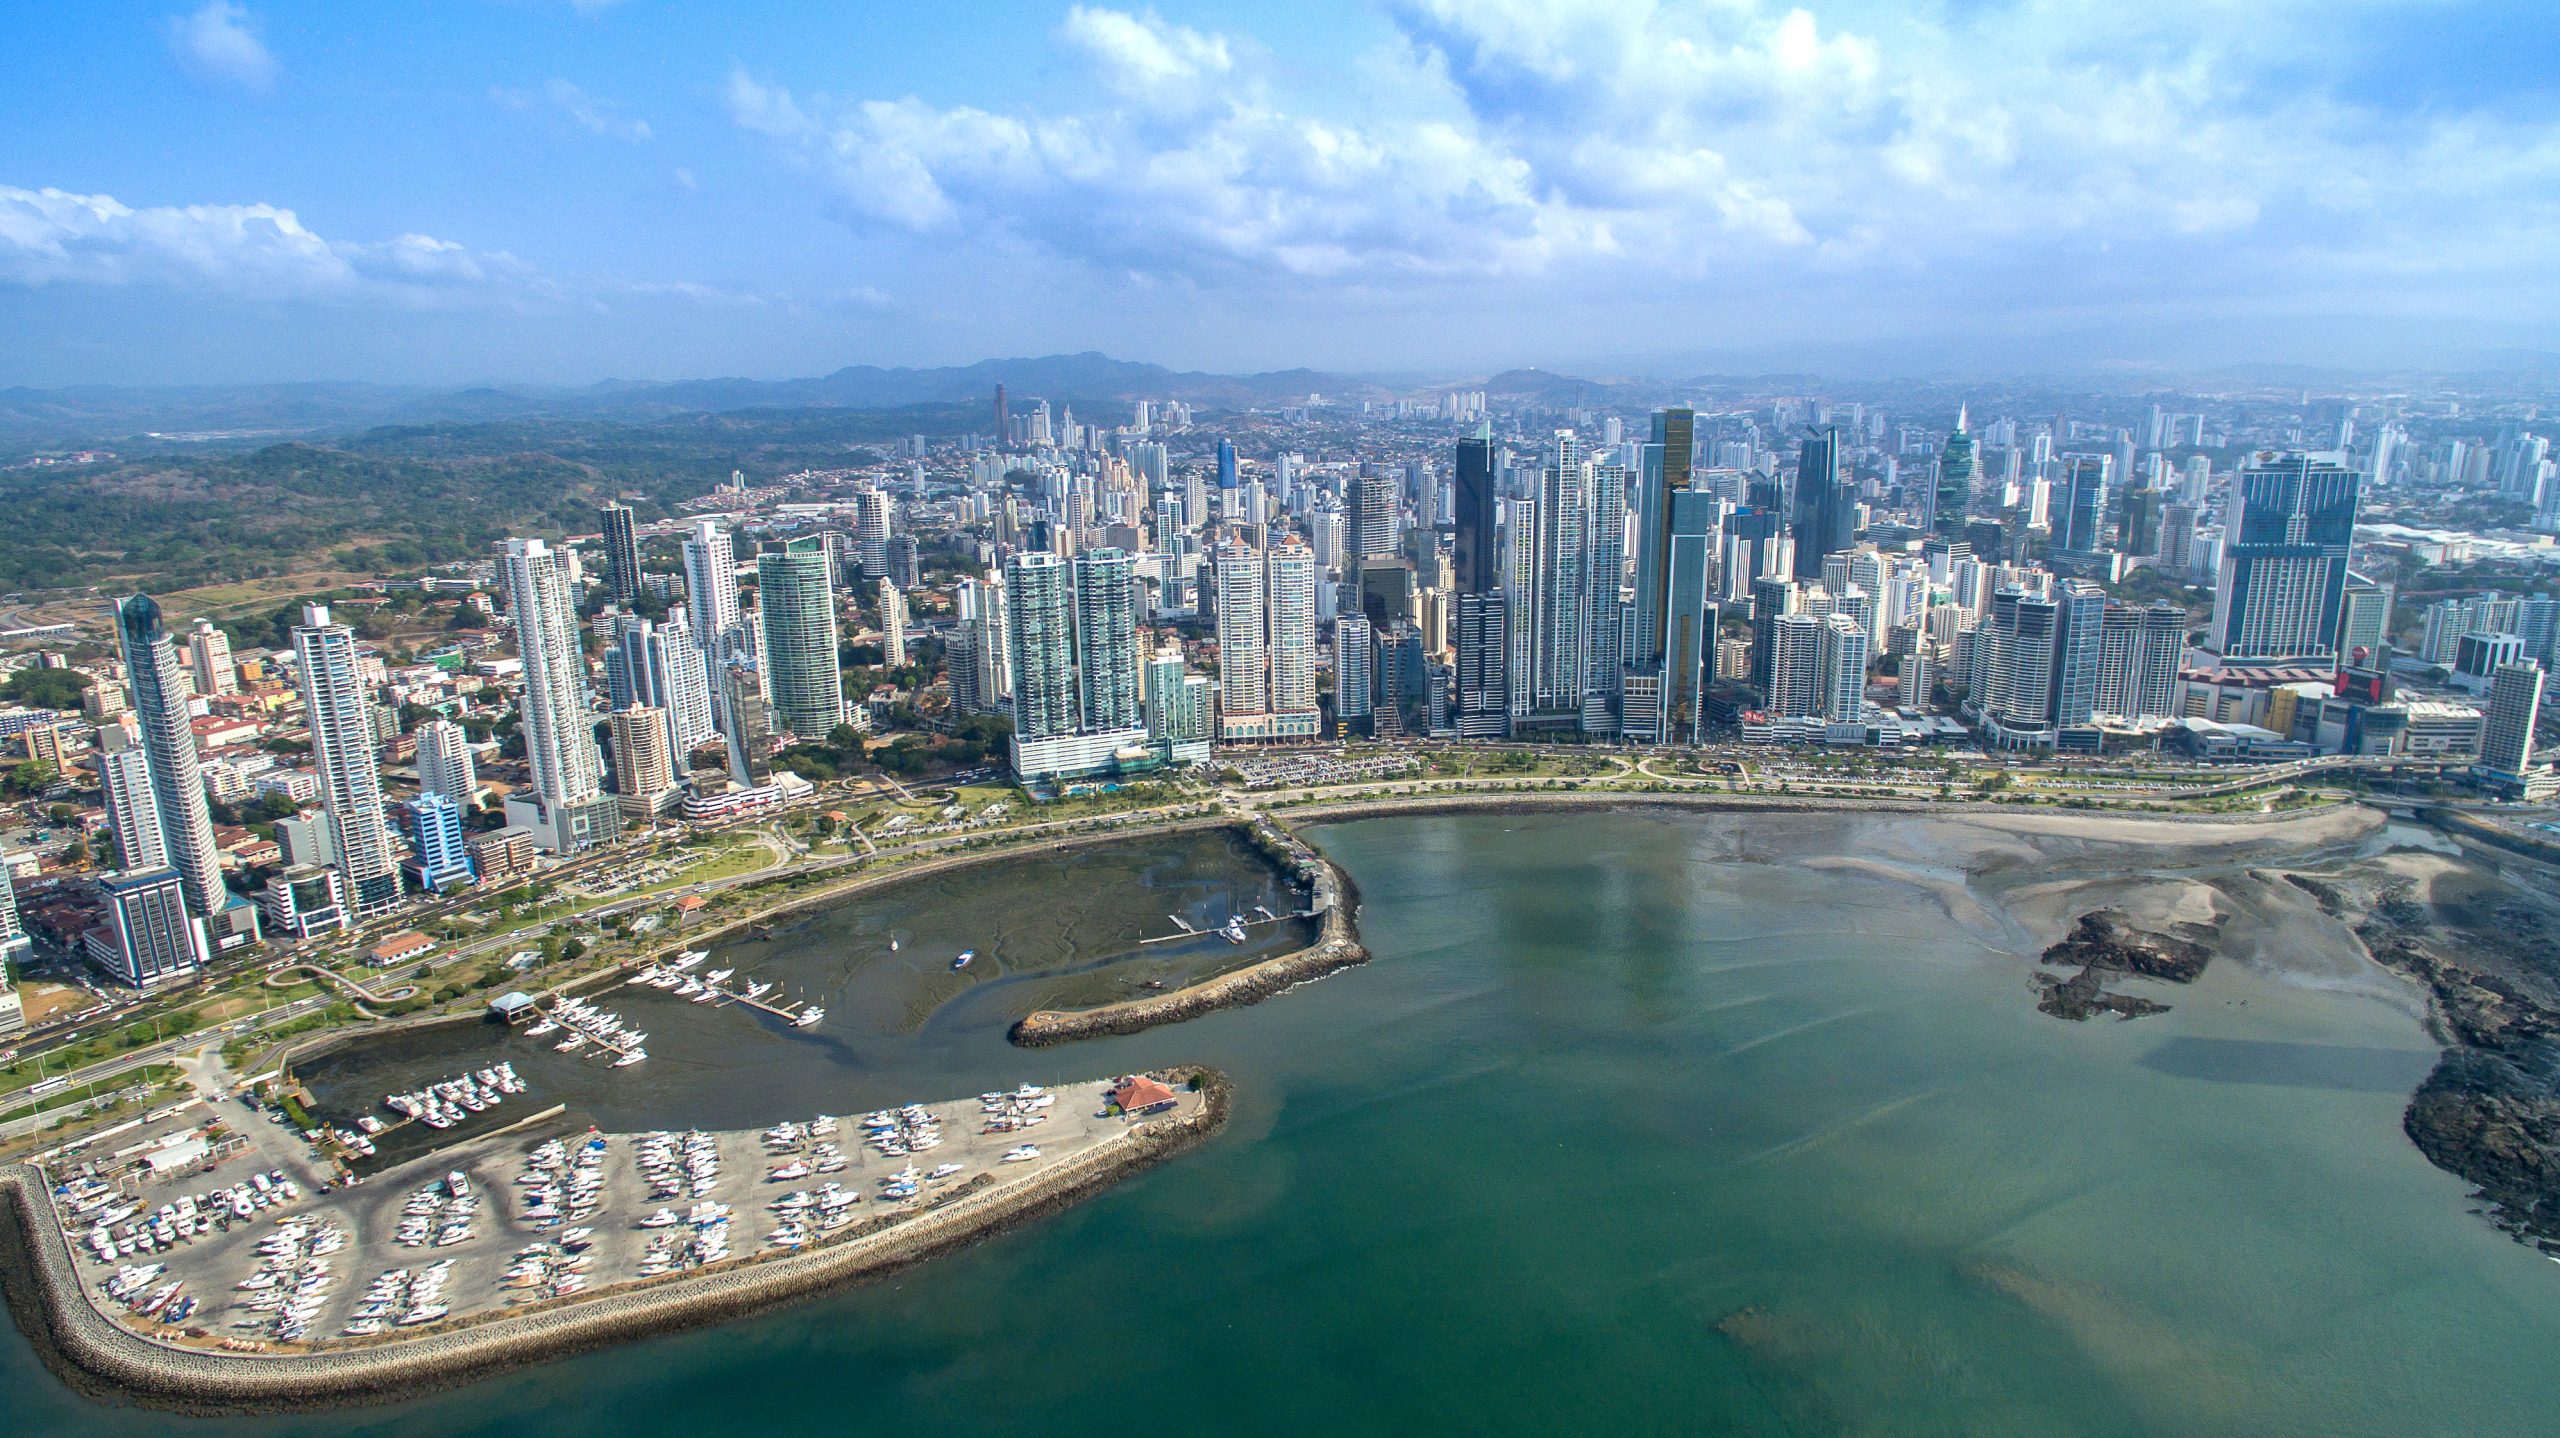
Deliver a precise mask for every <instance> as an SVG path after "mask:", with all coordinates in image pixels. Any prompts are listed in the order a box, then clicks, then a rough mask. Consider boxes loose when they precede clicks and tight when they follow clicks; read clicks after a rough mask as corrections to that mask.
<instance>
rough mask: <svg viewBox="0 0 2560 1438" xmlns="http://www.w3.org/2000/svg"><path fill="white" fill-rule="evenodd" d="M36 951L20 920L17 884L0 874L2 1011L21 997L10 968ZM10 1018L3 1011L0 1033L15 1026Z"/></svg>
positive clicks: (0, 1015) (1, 1013)
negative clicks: (12, 978) (10, 974)
mask: <svg viewBox="0 0 2560 1438" xmlns="http://www.w3.org/2000/svg"><path fill="white" fill-rule="evenodd" d="M34 949H35V941H34V940H33V939H30V938H28V937H27V926H26V924H25V922H24V921H23V920H21V919H20V918H19V917H18V888H17V885H16V883H15V882H13V881H12V880H11V879H10V877H9V875H8V874H7V873H6V872H5V871H0V1008H5V1006H6V1005H8V1004H14V1003H15V1002H16V1001H17V997H18V993H17V989H16V987H15V986H14V984H13V982H12V981H11V979H10V977H9V966H10V965H11V964H15V963H19V962H21V961H23V960H24V959H25V958H26V957H27V955H28V954H30V953H32V952H33V951H34ZM9 1017H10V1016H9V1014H8V1013H6V1012H0V1033H6V1032H7V1031H8V1030H9V1029H10V1028H11V1027H13V1025H11V1024H10V1022H9ZM20 1022H21V1023H23V1022H24V1021H23V1020H21V1021H20Z"/></svg>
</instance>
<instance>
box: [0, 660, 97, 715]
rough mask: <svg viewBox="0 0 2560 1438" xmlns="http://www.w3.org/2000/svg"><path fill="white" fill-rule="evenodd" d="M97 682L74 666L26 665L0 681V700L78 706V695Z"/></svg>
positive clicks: (36, 706) (39, 706)
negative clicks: (49, 667)
mask: <svg viewBox="0 0 2560 1438" xmlns="http://www.w3.org/2000/svg"><path fill="white" fill-rule="evenodd" d="M96 682H97V681H96V680H94V679H91V678H90V677H89V676H88V675H86V674H83V673H81V672H80V671H79V670H77V669H39V668H36V667H35V666H33V665H29V666H28V667H26V668H24V669H20V670H18V671H16V672H14V673H12V674H11V675H10V676H9V678H8V680H7V682H5V683H0V699H5V700H7V701H9V702H10V703H12V704H24V705H26V706H28V707H29V708H31V709H77V708H79V707H80V696H81V695H82V694H83V693H85V692H86V691H87V690H88V688H89V686H90V685H92V684H94V683H96Z"/></svg>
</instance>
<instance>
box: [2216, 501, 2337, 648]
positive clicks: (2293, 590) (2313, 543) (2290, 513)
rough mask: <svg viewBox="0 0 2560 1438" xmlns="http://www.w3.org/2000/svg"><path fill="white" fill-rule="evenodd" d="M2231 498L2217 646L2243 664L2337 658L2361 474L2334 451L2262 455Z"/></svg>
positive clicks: (2220, 583)
mask: <svg viewBox="0 0 2560 1438" xmlns="http://www.w3.org/2000/svg"><path fill="white" fill-rule="evenodd" d="M2231 494H2232V499H2233V502H2234V505H2235V506H2236V509H2237V513H2236V515H2235V516H2234V517H2233V519H2232V520H2231V522H2230V524H2229V525H2228V526H2227V528H2226V532H2225V535H2224V540H2223V552H2222V573H2221V576H2220V579H2219V581H2218V582H2217V583H2216V585H2215V587H2214V596H2213V629H2212V647H2213V648H2214V650H2215V652H2217V653H2219V654H2220V655H2221V656H2222V657H2223V659H2224V660H2226V661H2228V662H2231V663H2243V664H2245V663H2256V662H2275V661H2284V660H2300V659H2312V660H2333V659H2335V658H2336V657H2337V642H2338V635H2339V633H2340V630H2341V618H2342V613H2343V610H2344V608H2345V596H2346V587H2347V553H2348V551H2349V549H2350V548H2351V547H2352V546H2353V545H2354V543H2355V530H2356V508H2357V504H2358V502H2359V499H2360V498H2361V494H2362V476H2361V475H2359V474H2358V473H2357V472H2356V471H2354V470H2352V469H2349V468H2348V467H2347V466H2346V464H2345V463H2344V462H2343V458H2342V457H2341V456H2339V455H2336V454H2304V453H2300V452H2292V453H2276V452H2274V451H2262V452H2260V453H2258V454H2256V455H2253V456H2251V457H2250V459H2249V460H2248V461H2247V462H2246V463H2245V464H2244V465H2242V467H2241V469H2240V472H2239V473H2238V474H2236V475H2234V476H2232V480H2231Z"/></svg>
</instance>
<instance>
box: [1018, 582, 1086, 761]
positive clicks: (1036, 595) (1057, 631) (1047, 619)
mask: <svg viewBox="0 0 2560 1438" xmlns="http://www.w3.org/2000/svg"><path fill="white" fill-rule="evenodd" d="M1068 574H1069V571H1068V569H1067V562H1066V561H1065V560H1064V559H1061V558H1059V557H1058V556H1057V555H1054V554H1037V553H1033V554H1017V555H1015V556H1013V557H1012V558H1011V559H1009V560H1007V561H1006V562H1005V569H1004V596H1005V610H1006V629H1007V637H1008V639H1009V641H1010V642H1009V646H1008V647H1009V649H1010V650H1011V660H1012V665H1013V733H1014V737H1015V738H1016V739H1017V740H1021V741H1029V740H1036V739H1054V738H1059V737H1063V736H1066V735H1071V734H1073V733H1075V732H1076V727H1077V725H1078V724H1079V723H1081V722H1082V720H1083V710H1084V700H1083V697H1082V696H1081V695H1080V694H1079V693H1078V692H1077V688H1076V657H1075V655H1076V651H1075V608H1074V604H1075V589H1074V586H1073V584H1071V583H1070V582H1069V578H1068Z"/></svg>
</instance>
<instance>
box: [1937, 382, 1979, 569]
mask: <svg viewBox="0 0 2560 1438" xmlns="http://www.w3.org/2000/svg"><path fill="white" fill-rule="evenodd" d="M1965 418H1966V416H1965V407H1964V406H1963V405H1958V406H1956V427H1955V432H1954V433H1952V434H1950V435H1948V436H1947V443H1946V446H1945V447H1944V448H1943V449H1941V450H1939V451H1938V484H1937V488H1936V490H1935V492H1934V494H1933V496H1932V498H1931V502H1930V506H1929V529H1930V531H1931V532H1932V533H1934V534H1936V535H1937V536H1938V537H1939V538H1941V539H1949V540H1954V539H1962V538H1964V522H1965V519H1966V518H1967V517H1968V515H1969V513H1970V511H1971V509H1972V506H1973V475H1974V453H1973V434H1972V432H1971V430H1970V429H1969V428H1968V427H1967V426H1966V423H1965Z"/></svg>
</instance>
